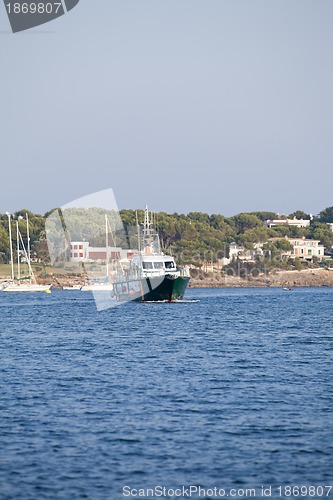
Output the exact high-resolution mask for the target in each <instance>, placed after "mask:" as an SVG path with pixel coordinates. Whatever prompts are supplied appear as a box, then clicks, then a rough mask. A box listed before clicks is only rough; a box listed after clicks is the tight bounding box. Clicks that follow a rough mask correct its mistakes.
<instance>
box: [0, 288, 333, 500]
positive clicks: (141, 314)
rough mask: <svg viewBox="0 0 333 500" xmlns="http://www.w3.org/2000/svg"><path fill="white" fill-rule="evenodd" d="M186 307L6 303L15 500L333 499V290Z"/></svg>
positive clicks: (215, 295) (1, 446)
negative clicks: (308, 490)
mask: <svg viewBox="0 0 333 500" xmlns="http://www.w3.org/2000/svg"><path fill="white" fill-rule="evenodd" d="M186 298H187V299H188V301H186V302H183V303H173V304H168V303H147V304H138V303H129V304H125V305H122V306H119V307H116V308H114V309H110V310H109V311H103V312H97V311H96V309H95V305H94V301H93V297H92V295H91V294H90V293H89V292H86V293H85V292H57V291H54V292H52V294H51V295H47V294H45V295H44V294H35V295H34V294H29V295H24V294H5V293H0V317H1V327H0V328H1V336H0V390H1V392H0V499H1V500H3V499H13V500H14V499H15V500H16V499H17V500H21V499H24V500H28V499H29V500H40V499H64V500H67V499H68V500H70V499H79V498H88V499H91V500H99V499H103V500H104V499H115V500H118V499H121V498H126V497H125V496H123V486H125V485H128V486H129V487H131V488H137V489H138V488H148V487H149V488H153V487H154V486H156V485H162V486H165V487H167V488H175V487H180V486H182V485H185V486H186V485H187V486H189V485H201V486H202V487H205V488H213V487H214V486H216V487H219V488H222V487H223V488H231V487H234V488H245V487H251V486H254V487H258V488H259V487H261V485H273V486H274V487H277V486H278V485H289V484H294V485H295V484H296V485H326V484H333V375H332V369H333V366H332V354H333V332H332V314H333V290H332V289H330V288H308V289H301V288H299V289H295V290H294V291H293V292H284V291H283V290H281V289H239V290H237V289H226V290H195V289H190V290H188V292H187V296H186ZM258 491H259V490H258ZM274 491H275V490H273V493H272V497H274V498H278V494H277V493H276V492H275V493H274ZM330 496H331V498H333V492H331V495H330ZM257 497H258V498H259V495H257ZM304 497H309V498H310V495H304V496H303V498H304ZM156 498H157V497H156ZM205 498H211V497H209V496H206V497H205ZM312 498H313V497H312ZM316 498H317V497H316Z"/></svg>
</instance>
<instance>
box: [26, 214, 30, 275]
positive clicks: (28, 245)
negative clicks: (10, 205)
mask: <svg viewBox="0 0 333 500" xmlns="http://www.w3.org/2000/svg"><path fill="white" fill-rule="evenodd" d="M25 218H26V221H27V240H28V241H27V247H28V261H29V262H30V260H31V259H30V233H29V219H28V214H27V213H26V214H25ZM30 283H31V276H30Z"/></svg>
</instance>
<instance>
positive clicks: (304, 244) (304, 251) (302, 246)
mask: <svg viewBox="0 0 333 500" xmlns="http://www.w3.org/2000/svg"><path fill="white" fill-rule="evenodd" d="M286 240H287V241H289V243H290V244H291V245H292V246H293V249H292V250H288V251H284V252H283V255H286V256H287V257H290V258H291V259H296V257H298V258H300V259H304V260H312V258H313V257H318V259H320V260H322V259H323V258H324V253H325V247H324V245H320V241H319V240H308V239H306V238H286Z"/></svg>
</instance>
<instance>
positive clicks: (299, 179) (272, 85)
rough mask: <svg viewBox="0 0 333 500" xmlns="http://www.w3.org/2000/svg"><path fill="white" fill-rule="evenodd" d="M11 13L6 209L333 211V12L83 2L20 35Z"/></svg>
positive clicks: (4, 72)
mask: <svg viewBox="0 0 333 500" xmlns="http://www.w3.org/2000/svg"><path fill="white" fill-rule="evenodd" d="M0 10H2V11H3V12H2V13H1V12H0V61H1V94H0V110H1V111H0V145H1V148H0V168H1V176H0V184H1V192H0V211H1V212H4V211H6V210H9V211H14V210H18V209H20V208H23V207H25V208H29V209H31V210H33V211H36V212H40V213H44V212H46V211H47V210H49V209H51V208H53V207H55V206H60V205H63V204H65V203H67V202H70V201H71V200H73V199H75V198H79V197H82V196H85V195H88V194H89V193H92V192H94V191H99V190H102V189H106V188H110V187H111V188H113V190H114V193H115V196H116V199H117V201H118V206H119V207H120V208H138V207H143V206H144V204H145V203H149V205H150V207H151V208H152V209H154V210H158V211H159V210H163V211H167V212H175V211H177V212H189V211H205V212H208V213H223V214H225V215H232V214H235V213H238V212H241V211H253V210H274V211H277V212H280V213H283V212H285V213H290V212H292V211H294V210H296V209H304V210H305V211H307V212H311V213H317V212H319V211H320V210H321V209H322V208H325V207H327V206H331V205H333V196H332V188H331V186H332V183H333V169H332V160H333V137H332V135H333V126H332V125H333V124H332V117H333V97H332V88H333V64H332V63H333V29H332V19H333V3H332V2H331V0H312V1H309V0H292V1H290V0H207V1H202V0H164V1H162V0H142V1H139V0H121V1H117V2H116V1H113V0H98V2H93V1H88V0H81V1H80V3H79V4H78V6H77V7H76V8H75V9H73V10H72V11H71V12H69V13H68V14H66V15H65V16H63V17H60V18H59V19H57V20H55V21H53V22H52V23H49V24H47V25H44V26H42V27H39V28H36V29H34V30H30V31H27V32H23V33H18V34H15V35H13V34H11V33H10V32H9V23H8V20H7V19H6V14H5V8H4V6H3V5H0Z"/></svg>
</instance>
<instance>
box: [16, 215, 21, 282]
mask: <svg viewBox="0 0 333 500" xmlns="http://www.w3.org/2000/svg"><path fill="white" fill-rule="evenodd" d="M16 245H17V247H16V249H17V279H18V281H20V279H21V269H20V232H19V225H18V220H17V221H16Z"/></svg>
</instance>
